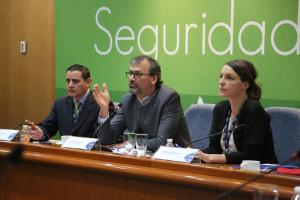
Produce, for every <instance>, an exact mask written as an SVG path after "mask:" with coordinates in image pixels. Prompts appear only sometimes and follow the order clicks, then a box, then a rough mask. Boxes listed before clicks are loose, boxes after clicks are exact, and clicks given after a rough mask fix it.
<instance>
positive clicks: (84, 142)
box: [61, 136, 98, 150]
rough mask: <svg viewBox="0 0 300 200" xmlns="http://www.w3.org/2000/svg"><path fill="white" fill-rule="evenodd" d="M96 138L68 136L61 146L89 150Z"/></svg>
mask: <svg viewBox="0 0 300 200" xmlns="http://www.w3.org/2000/svg"><path fill="white" fill-rule="evenodd" d="M97 140H98V139H96V138H85V137H76V136H70V137H69V138H68V139H67V140H66V141H65V142H64V143H63V145H62V146H61V147H64V148H73V149H84V150H91V149H92V148H93V147H94V145H95V143H96V142H97Z"/></svg>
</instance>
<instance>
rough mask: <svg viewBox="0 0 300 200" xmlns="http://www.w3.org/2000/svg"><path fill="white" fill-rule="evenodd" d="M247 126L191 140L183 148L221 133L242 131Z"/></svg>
mask: <svg viewBox="0 0 300 200" xmlns="http://www.w3.org/2000/svg"><path fill="white" fill-rule="evenodd" d="M246 126H247V125H246V124H239V125H238V126H236V127H234V128H232V129H229V130H225V131H221V132H218V133H215V134H211V135H208V136H205V137H201V138H198V139H196V140H192V141H190V142H187V143H185V147H188V145H190V144H192V143H194V142H198V141H200V140H204V139H207V138H211V137H213V136H216V135H220V134H223V133H226V132H228V131H234V130H241V129H243V128H244V127H246Z"/></svg>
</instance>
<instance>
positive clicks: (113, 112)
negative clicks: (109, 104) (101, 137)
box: [92, 103, 122, 137]
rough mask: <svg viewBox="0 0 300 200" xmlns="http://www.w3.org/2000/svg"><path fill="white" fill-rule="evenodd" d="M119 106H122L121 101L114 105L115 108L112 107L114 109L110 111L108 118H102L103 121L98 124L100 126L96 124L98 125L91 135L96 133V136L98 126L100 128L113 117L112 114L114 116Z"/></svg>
mask: <svg viewBox="0 0 300 200" xmlns="http://www.w3.org/2000/svg"><path fill="white" fill-rule="evenodd" d="M121 107H122V103H120V104H118V105H117V106H116V108H115V109H114V111H112V113H110V114H109V116H108V118H107V119H106V120H104V122H103V123H102V124H100V126H98V127H97V128H96V130H95V131H94V133H93V136H92V137H94V136H95V135H97V137H98V134H97V132H98V130H100V128H102V126H103V125H104V124H105V123H106V122H107V121H108V120H110V119H111V118H112V117H114V116H115V113H116V112H117V111H118V110H120V108H121Z"/></svg>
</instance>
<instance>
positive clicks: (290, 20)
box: [55, 0, 300, 108]
mask: <svg viewBox="0 0 300 200" xmlns="http://www.w3.org/2000/svg"><path fill="white" fill-rule="evenodd" d="M298 4H299V2H298V1H297V0H285V1H283V0H180V1H179V0H147V1H146V0H109V1H108V0H102V1H100V0H88V1H85V0H63V1H62V0H56V1H55V17H56V20H55V30H56V93H57V95H58V96H60V95H65V89H64V88H65V69H66V68H67V67H68V66H70V65H71V64H74V63H80V64H84V65H86V66H88V67H89V69H90V70H91V73H92V78H93V82H94V83H102V82H106V83H107V85H108V87H109V90H110V92H111V96H112V98H113V100H114V101H119V100H120V97H121V95H122V94H123V93H124V92H126V91H127V90H128V86H127V85H128V84H127V79H126V77H125V72H126V71H127V70H128V68H129V64H128V63H129V61H130V59H131V58H132V57H134V56H136V55H139V54H150V55H152V56H153V57H155V58H157V59H158V61H159V63H160V64H161V66H162V78H163V81H164V83H165V84H167V85H168V86H170V87H172V88H174V89H175V90H177V91H178V92H179V93H180V94H181V98H182V104H183V106H184V107H185V108H187V107H188V106H189V105H190V104H192V103H196V101H197V99H198V96H201V97H202V98H203V99H204V101H205V102H209V103H215V102H217V101H218V100H219V97H218V79H219V73H220V70H221V68H222V66H223V64H224V63H225V62H227V61H229V60H232V59H236V58H242V59H248V60H250V61H252V62H253V63H254V64H255V66H256V68H257V71H258V74H259V76H258V83H260V85H261V86H262V90H263V96H262V103H263V105H264V106H289V107H298V108H300V89H299V86H300V78H299V75H300V55H299V54H300V22H299V21H300V20H299V19H300V17H299V14H300V13H299V12H300V11H299V8H298V7H299V5H298Z"/></svg>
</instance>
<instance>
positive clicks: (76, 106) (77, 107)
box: [74, 100, 81, 123]
mask: <svg viewBox="0 0 300 200" xmlns="http://www.w3.org/2000/svg"><path fill="white" fill-rule="evenodd" d="M80 106H81V103H80V102H79V101H77V100H76V101H75V102H74V123H76V120H77V119H78V116H79V112H80Z"/></svg>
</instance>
